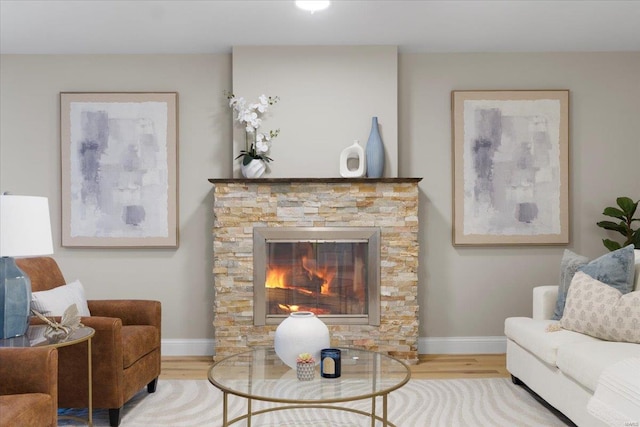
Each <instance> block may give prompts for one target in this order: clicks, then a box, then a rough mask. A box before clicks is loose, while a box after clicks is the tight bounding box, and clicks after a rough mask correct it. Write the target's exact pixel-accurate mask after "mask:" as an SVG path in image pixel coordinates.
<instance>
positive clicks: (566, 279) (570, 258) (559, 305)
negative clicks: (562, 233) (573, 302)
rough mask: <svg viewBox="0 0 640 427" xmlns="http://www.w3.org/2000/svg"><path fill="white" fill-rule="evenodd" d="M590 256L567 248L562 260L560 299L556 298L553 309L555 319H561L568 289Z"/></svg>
mask: <svg viewBox="0 0 640 427" xmlns="http://www.w3.org/2000/svg"><path fill="white" fill-rule="evenodd" d="M588 262H589V258H587V257H586V256H582V255H578V254H576V253H573V252H571V251H570V250H569V249H565V250H564V253H563V254H562V261H560V287H559V288H558V299H557V300H556V308H555V310H554V311H553V320H560V319H561V318H562V313H563V312H564V305H565V302H566V300H567V291H568V290H569V285H570V284H571V280H572V279H573V276H574V275H575V274H576V271H578V269H579V268H581V267H583V266H585V265H587V263H588Z"/></svg>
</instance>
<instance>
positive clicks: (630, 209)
mask: <svg viewBox="0 0 640 427" xmlns="http://www.w3.org/2000/svg"><path fill="white" fill-rule="evenodd" d="M616 203H617V204H618V206H620V208H622V211H623V212H624V214H625V216H627V217H629V218H631V217H633V214H634V213H635V210H636V207H637V206H638V204H637V203H634V202H633V200H631V199H630V198H629V197H618V198H617V199H616Z"/></svg>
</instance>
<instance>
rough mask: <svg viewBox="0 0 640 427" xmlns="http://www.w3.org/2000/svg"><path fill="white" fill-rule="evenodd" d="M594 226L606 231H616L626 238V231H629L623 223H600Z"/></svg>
mask: <svg viewBox="0 0 640 427" xmlns="http://www.w3.org/2000/svg"><path fill="white" fill-rule="evenodd" d="M596 225H597V226H598V227H602V228H604V229H606V230H613V231H617V232H618V233H620V234H622V235H624V236H627V234H628V231H629V227H627V224H625V223H624V221H622V222H620V223H617V222H613V221H600V222H598V223H596Z"/></svg>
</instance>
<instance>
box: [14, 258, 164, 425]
mask: <svg viewBox="0 0 640 427" xmlns="http://www.w3.org/2000/svg"><path fill="white" fill-rule="evenodd" d="M16 263H17V264H18V266H19V267H20V269H22V271H24V272H25V273H26V274H27V275H28V276H29V278H30V279H31V289H32V291H33V292H37V291H46V290H49V289H52V288H55V287H58V286H61V285H64V284H66V281H65V279H64V277H63V275H62V272H61V271H60V268H59V267H58V264H57V263H56V262H55V260H53V258H48V257H38V258H24V259H19V260H16ZM87 303H88V305H89V311H90V312H91V317H83V318H82V320H81V321H82V323H83V324H84V325H86V326H90V327H92V328H93V329H95V331H96V333H95V335H94V337H93V339H92V342H91V346H92V363H91V366H92V378H93V381H92V389H93V390H92V393H93V407H94V408H106V409H109V421H110V424H111V425H112V426H113V427H116V426H118V425H119V424H120V419H121V415H122V414H121V412H122V406H123V405H124V404H125V403H126V402H127V401H128V400H129V399H131V397H133V396H134V395H135V394H136V393H137V392H138V391H140V389H142V388H143V387H144V386H145V385H146V386H147V391H148V392H149V393H153V392H154V391H155V390H156V385H157V382H158V376H159V375H160V334H161V329H160V328H161V305H160V302H159V301H147V300H96V301H91V300H89V301H87ZM86 360H87V345H86V344H78V345H73V346H68V347H61V348H60V349H59V370H58V372H59V375H58V406H59V407H61V408H86V407H87V399H88V387H87V366H86V365H87V364H86V362H85V361H86Z"/></svg>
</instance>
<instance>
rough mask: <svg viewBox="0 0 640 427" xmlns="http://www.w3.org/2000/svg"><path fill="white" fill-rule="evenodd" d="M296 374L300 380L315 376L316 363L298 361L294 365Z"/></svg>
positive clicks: (310, 378)
mask: <svg viewBox="0 0 640 427" xmlns="http://www.w3.org/2000/svg"><path fill="white" fill-rule="evenodd" d="M296 376H297V377H298V379H299V380H300V381H311V380H312V379H313V378H314V377H315V376H316V364H315V363H298V364H297V366H296Z"/></svg>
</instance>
